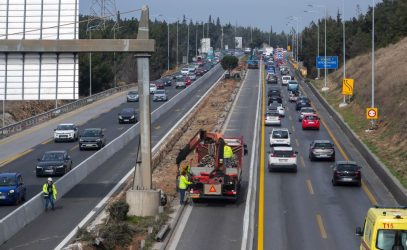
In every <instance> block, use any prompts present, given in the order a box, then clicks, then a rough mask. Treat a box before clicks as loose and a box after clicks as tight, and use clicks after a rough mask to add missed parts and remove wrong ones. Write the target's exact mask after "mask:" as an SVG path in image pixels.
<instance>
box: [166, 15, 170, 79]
mask: <svg viewBox="0 0 407 250" xmlns="http://www.w3.org/2000/svg"><path fill="white" fill-rule="evenodd" d="M169 71H170V23H167V72H169Z"/></svg>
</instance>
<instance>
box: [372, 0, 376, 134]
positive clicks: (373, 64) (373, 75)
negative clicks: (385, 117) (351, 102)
mask: <svg viewBox="0 0 407 250" xmlns="http://www.w3.org/2000/svg"><path fill="white" fill-rule="evenodd" d="M374 8H375V0H372V106H371V108H374V107H375V103H374V88H375V79H374V78H375V72H374V70H375V67H374V66H375V58H374V36H375V34H374V33H375V32H374ZM371 123H372V129H373V128H374V120H371Z"/></svg>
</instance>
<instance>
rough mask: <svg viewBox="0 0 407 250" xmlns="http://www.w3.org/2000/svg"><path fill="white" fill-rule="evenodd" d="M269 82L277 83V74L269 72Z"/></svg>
mask: <svg viewBox="0 0 407 250" xmlns="http://www.w3.org/2000/svg"><path fill="white" fill-rule="evenodd" d="M267 83H277V76H276V75H275V74H269V75H268V76H267Z"/></svg>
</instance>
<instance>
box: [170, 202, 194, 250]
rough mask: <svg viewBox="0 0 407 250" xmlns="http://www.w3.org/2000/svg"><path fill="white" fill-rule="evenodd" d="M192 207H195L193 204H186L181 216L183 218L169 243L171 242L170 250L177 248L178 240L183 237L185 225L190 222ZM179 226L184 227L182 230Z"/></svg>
mask: <svg viewBox="0 0 407 250" xmlns="http://www.w3.org/2000/svg"><path fill="white" fill-rule="evenodd" d="M191 202H192V201H191ZM192 208H193V206H189V205H187V206H185V208H184V212H183V214H182V217H181V220H179V222H178V223H177V226H176V230H175V232H174V234H173V237H172V239H171V241H170V243H169V244H170V245H169V246H168V249H169V250H175V249H177V246H178V242H179V240H180V239H181V236H182V233H183V232H184V228H185V225H186V224H187V223H188V220H189V216H190V215H191V213H192ZM179 226H180V227H182V230H178V229H179Z"/></svg>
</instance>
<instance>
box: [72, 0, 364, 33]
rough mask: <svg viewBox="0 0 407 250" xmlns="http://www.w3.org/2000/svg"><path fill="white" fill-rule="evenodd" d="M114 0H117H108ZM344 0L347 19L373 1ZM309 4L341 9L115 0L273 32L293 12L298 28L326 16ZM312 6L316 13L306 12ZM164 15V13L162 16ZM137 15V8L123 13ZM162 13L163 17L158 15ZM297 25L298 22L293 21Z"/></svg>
mask: <svg viewBox="0 0 407 250" xmlns="http://www.w3.org/2000/svg"><path fill="white" fill-rule="evenodd" d="M93 1H94V0H80V13H81V14H89V13H90V5H91V3H92V2H93ZM105 1H112V2H114V0H105ZM343 1H344V2H345V19H347V20H348V19H350V18H352V17H354V16H356V15H357V5H358V4H359V6H360V10H361V12H362V13H365V12H366V11H367V9H368V7H369V6H371V4H372V1H368V0H343ZM307 4H314V5H319V6H322V5H324V6H326V8H327V12H328V15H331V16H334V17H336V14H337V12H338V9H339V10H340V12H342V1H341V0H245V1H243V0H234V1H232V0H143V1H139V0H116V6H117V10H119V11H120V12H124V11H130V10H135V9H140V8H141V7H142V6H143V5H148V6H149V8H150V18H151V19H154V18H157V19H167V21H169V22H174V20H175V19H176V18H180V19H182V16H183V15H185V16H186V17H188V18H191V19H192V20H193V21H199V22H201V21H207V20H208V17H209V15H212V18H214V19H215V20H216V17H219V18H220V20H221V23H222V24H225V23H229V22H230V23H231V24H232V25H234V24H236V23H237V24H238V25H241V26H246V27H248V26H252V27H257V28H260V29H261V30H263V31H269V30H270V26H272V27H273V32H281V31H283V30H284V31H288V30H289V28H290V27H291V26H292V24H288V25H287V23H288V22H289V18H290V16H296V17H298V19H300V20H301V21H300V22H299V28H300V29H301V28H302V27H304V26H308V25H309V23H310V22H311V21H313V20H317V18H318V17H323V16H324V8H323V7H314V8H310V7H307V6H306V5H307ZM305 10H313V11H315V12H313V13H305V12H304V11H305ZM160 15H161V16H160ZM131 16H135V17H137V18H139V16H140V13H139V12H134V13H132V14H128V15H122V17H123V18H124V17H131ZM157 16H160V17H157ZM294 25H295V26H296V25H297V24H296V23H295V24H294Z"/></svg>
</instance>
